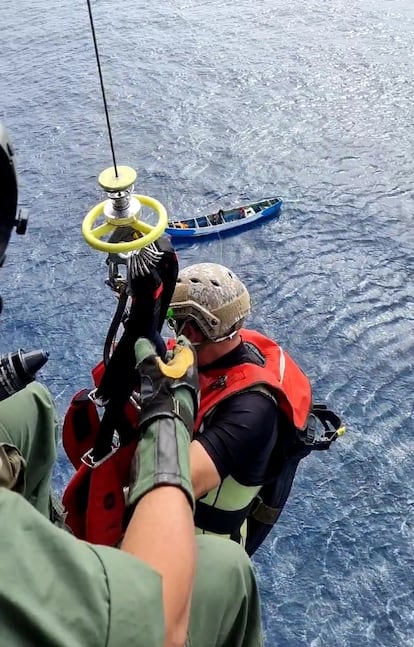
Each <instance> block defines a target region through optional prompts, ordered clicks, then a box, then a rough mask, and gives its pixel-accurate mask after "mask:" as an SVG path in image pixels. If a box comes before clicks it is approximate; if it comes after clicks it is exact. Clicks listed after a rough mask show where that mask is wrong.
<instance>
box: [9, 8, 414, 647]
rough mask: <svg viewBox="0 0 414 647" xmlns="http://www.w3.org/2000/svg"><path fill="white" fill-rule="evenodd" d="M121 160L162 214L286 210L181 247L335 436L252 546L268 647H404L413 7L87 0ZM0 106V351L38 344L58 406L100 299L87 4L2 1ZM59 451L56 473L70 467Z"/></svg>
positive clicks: (95, 346) (76, 380) (410, 494)
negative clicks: (4, 147) (265, 341)
mask: <svg viewBox="0 0 414 647" xmlns="http://www.w3.org/2000/svg"><path fill="white" fill-rule="evenodd" d="M92 6H93V11H94V17H95V27H96V32H97V39H98V46H99V49H100V53H101V62H102V69H103V76H104V82H105V86H106V90H107V98H108V104H109V112H110V117H111V123H112V129H113V136H114V141H115V151H116V157H117V162H118V163H119V164H128V165H130V166H133V167H134V168H135V169H136V170H137V172H138V181H137V184H136V190H137V192H138V193H144V194H147V195H151V196H154V197H156V198H158V199H159V200H161V201H162V202H163V203H164V204H165V206H166V207H167V209H168V211H169V213H170V214H171V215H173V216H178V217H180V216H185V215H190V214H202V213H206V212H209V211H212V210H215V209H218V208H220V207H226V206H227V205H237V204H239V203H240V202H243V201H249V200H250V199H251V200H253V199H260V198H261V197H263V196H269V195H280V196H281V197H282V198H283V200H284V208H283V212H282V216H281V218H280V220H279V221H274V222H268V223H267V224H265V225H264V226H262V227H259V228H256V229H255V230H253V231H250V232H246V233H242V234H239V235H238V236H237V237H233V238H227V239H225V240H216V241H212V242H203V243H197V244H192V245H190V246H187V247H182V248H181V249H180V250H179V257H180V262H181V264H182V265H186V264H189V263H192V262H195V261H198V260H211V261H215V262H223V263H225V264H227V265H229V266H230V267H232V268H233V269H234V270H235V271H236V272H237V273H238V274H239V275H240V277H241V278H242V279H243V280H244V281H245V282H246V284H247V286H248V287H249V289H250V291H251V295H252V300H253V306H254V309H253V313H252V316H251V319H250V321H249V323H250V325H251V326H253V327H256V328H258V329H259V330H262V331H264V332H267V333H268V334H270V335H272V336H274V337H275V338H276V339H277V340H278V341H279V342H280V343H281V344H283V345H284V346H285V347H286V349H288V350H289V351H290V353H291V354H292V355H293V356H294V357H295V358H296V359H297V360H298V361H299V362H300V363H301V364H302V366H303V367H304V369H305V370H306V371H307V372H308V374H309V375H310V377H311V378H312V382H313V385H314V394H315V399H322V400H325V401H327V402H329V404H330V405H331V406H332V407H333V408H335V409H336V410H337V411H338V412H339V413H340V414H341V415H342V416H343V418H344V420H345V421H346V423H347V426H348V433H347V435H346V436H345V437H344V438H343V439H341V440H340V441H338V442H337V443H336V444H335V446H333V447H332V449H331V450H330V451H329V452H325V453H321V454H320V453H317V452H315V453H314V454H313V455H311V456H310V457H308V458H307V459H306V460H305V461H303V462H302V464H301V466H300V469H299V472H298V475H297V478H296V481H295V484H294V487H293V491H292V494H291V497H290V499H289V501H288V504H287V506H286V508H285V510H284V512H283V514H282V517H281V519H280V521H279V522H278V524H277V526H276V527H275V528H274V529H273V531H272V533H271V535H270V536H269V538H268V540H267V541H266V543H265V544H264V545H263V547H262V548H261V549H260V550H259V552H258V553H257V557H255V560H254V561H255V567H256V570H257V574H258V580H259V586H260V591H261V595H262V601H263V617H264V625H265V631H266V647H328V646H329V647H345V646H352V647H412V646H414V578H413V568H414V549H413V545H414V509H413V505H414V485H413V483H414V479H413V476H414V467H413V458H412V456H413V450H414V440H413V422H412V418H413V408H414V407H413V402H414V397H413V391H414V388H413V387H414V379H413V364H414V341H413V330H414V326H413V320H414V287H413V271H414V233H413V211H414V209H413V207H414V199H413V197H414V190H413V177H414V163H413V152H414V104H413V99H412V92H413V86H414V5H413V3H412V1H411V0H377V1H376V2H374V1H373V0H364V1H363V2H362V1H361V0H359V1H358V0H348V1H347V2H345V0H330V2H316V0H297V1H296V2H292V3H286V2H281V1H280V0H258V1H257V2H252V1H251V0H239V2H237V3H233V2H229V1H228V0H220V1H214V0H213V1H210V2H203V1H200V0H198V1H196V0H181V1H179V2H173V1H172V0H165V2H161V3H158V5H157V6H151V4H149V3H142V2H139V1H138V2H132V0H124V1H123V2H122V6H121V5H120V3H118V2H115V1H114V0H99V2H98V1H95V2H93V3H92ZM0 19H1V24H2V33H1V37H0V43H1V55H0V92H1V100H0V117H1V119H3V120H4V122H5V123H6V124H7V126H8V127H9V130H10V131H11V133H12V135H13V140H14V144H15V147H16V149H17V151H18V165H19V169H20V202H21V204H22V205H25V206H28V207H29V209H30V214H31V217H30V222H29V230H28V233H27V235H26V237H25V238H20V237H17V236H15V237H14V239H13V242H12V244H11V245H10V248H9V254H8V262H7V265H6V266H5V267H4V268H3V270H2V273H1V278H2V283H1V293H2V295H3V298H4V301H5V309H4V312H3V314H2V322H1V326H2V328H1V330H2V343H1V348H0V350H1V351H2V352H4V351H6V350H12V349H15V348H17V347H21V346H23V347H24V348H26V349H30V348H36V347H39V346H41V347H44V348H46V349H47V350H49V352H50V354H51V357H50V360H49V362H48V364H47V365H46V367H45V368H44V370H43V371H42V379H43V380H44V381H45V382H46V383H47V384H48V386H49V387H50V389H51V391H52V393H53V395H54V396H55V398H56V401H57V405H58V408H59V412H60V414H61V415H63V414H64V412H65V409H66V407H67V405H68V402H69V400H70V397H71V396H72V394H73V393H74V392H75V391H76V390H77V389H79V388H81V387H84V386H89V385H90V383H91V381H90V368H91V366H93V365H94V364H96V363H97V361H99V359H100V358H101V353H102V346H103V341H104V337H105V334H106V330H107V326H108V324H109V321H110V319H111V316H112V313H113V310H114V307H115V300H114V297H113V296H112V295H111V293H110V291H109V289H108V288H107V287H106V286H105V285H104V280H105V278H106V266H105V256H104V255H103V254H101V253H98V252H95V251H93V250H92V249H90V248H89V247H88V246H87V245H86V243H85V242H84V241H83V239H82V236H81V232H80V225H81V222H82V219H83V217H84V216H85V215H86V213H87V212H88V211H89V209H90V208H91V207H92V206H94V205H95V203H96V202H98V201H100V200H102V199H104V196H103V195H102V193H101V192H100V189H99V187H98V185H97V176H98V174H99V173H100V171H102V170H103V169H104V168H106V167H108V166H110V165H111V164H112V158H111V153H110V148H109V141H108V134H107V130H106V124H105V117H104V111H103V104H102V98H101V95H100V87H99V79H98V75H97V69H96V63H95V58H94V51H93V44H92V39H91V34H90V28H89V22H88V13H87V7H86V2H83V1H82V2H81V1H80V0H77V1H76V2H73V0H61V1H60V2H59V3H50V2H46V1H45V0H37V1H34V0H20V2H19V4H18V9H17V5H16V3H14V2H11V0H3V2H2V3H1V5H0ZM70 473H71V472H70V469H69V467H68V466H67V464H66V462H65V460H64V456H63V453H62V452H61V455H60V460H59V469H58V470H57V471H56V475H55V484H56V487H57V488H59V489H62V487H63V486H64V483H65V482H66V480H67V479H68V477H69V475H70Z"/></svg>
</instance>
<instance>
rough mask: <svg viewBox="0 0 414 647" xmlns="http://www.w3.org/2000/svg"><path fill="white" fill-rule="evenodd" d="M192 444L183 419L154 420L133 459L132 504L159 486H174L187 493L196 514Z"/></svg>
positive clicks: (166, 417)
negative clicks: (192, 477) (192, 480)
mask: <svg viewBox="0 0 414 647" xmlns="http://www.w3.org/2000/svg"><path fill="white" fill-rule="evenodd" d="M189 445H190V437H189V434H188V431H187V429H186V427H185V425H184V424H183V422H182V421H181V420H180V419H179V418H177V417H176V416H174V415H170V416H165V417H160V418H157V419H156V420H154V421H153V422H152V423H151V424H150V425H149V426H148V427H147V429H146V430H145V433H144V436H143V437H142V439H141V440H140V442H139V444H138V448H137V452H136V454H135V456H134V459H133V467H132V472H131V483H130V488H129V497H128V504H129V505H136V504H137V502H138V501H139V500H140V499H141V498H142V497H143V496H144V495H145V494H147V493H148V492H150V491H151V490H153V489H154V488H156V487H160V486H162V485H171V486H175V487H178V488H180V489H181V490H182V491H183V492H184V493H185V494H186V496H187V498H188V501H189V503H190V505H191V507H192V509H193V511H194V493H193V487H192V484H191V472H190V453H189Z"/></svg>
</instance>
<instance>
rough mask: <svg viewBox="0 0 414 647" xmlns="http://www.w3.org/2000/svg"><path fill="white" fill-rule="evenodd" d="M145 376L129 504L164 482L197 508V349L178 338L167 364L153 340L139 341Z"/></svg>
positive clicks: (138, 358) (142, 375)
mask: <svg viewBox="0 0 414 647" xmlns="http://www.w3.org/2000/svg"><path fill="white" fill-rule="evenodd" d="M135 357H136V361H137V365H136V367H137V370H138V372H139V376H140V378H141V413H140V421H139V431H140V432H141V438H140V441H139V443H138V447H137V450H136V452H135V455H134V458H133V460H132V465H131V477H130V488H129V499H128V503H129V505H130V506H131V507H132V506H134V505H135V504H136V503H137V502H138V501H139V500H140V499H141V498H142V497H143V496H145V494H147V493H148V492H150V491H151V490H153V489H154V488H157V487H159V486H161V485H163V486H165V485H168V486H174V487H178V488H180V489H181V490H182V491H183V492H184V493H185V494H186V496H187V498H188V501H189V503H190V505H191V507H192V508H193V509H194V492H193V487H192V484H191V476H190V452H189V447H190V441H191V439H192V435H193V426H194V419H195V416H196V415H197V409H198V394H199V392H198V377H197V369H196V364H195V353H194V351H193V349H192V347H191V345H190V343H189V341H188V340H187V339H186V338H185V337H180V338H179V339H178V340H177V346H176V348H175V349H174V352H173V356H172V358H171V359H170V361H168V362H167V363H166V364H165V363H164V362H163V361H162V360H161V359H160V358H159V357H158V355H157V354H156V352H155V350H154V347H153V345H152V344H151V342H150V341H148V339H145V338H141V339H138V341H137V342H136V344H135Z"/></svg>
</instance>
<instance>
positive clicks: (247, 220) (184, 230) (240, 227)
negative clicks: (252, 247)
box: [165, 198, 283, 241]
mask: <svg viewBox="0 0 414 647" xmlns="http://www.w3.org/2000/svg"><path fill="white" fill-rule="evenodd" d="M266 202H268V203H271V204H268V206H263V208H260V210H259V211H255V212H254V213H249V210H250V211H252V210H254V209H255V208H258V207H259V205H261V204H263V205H264V204H265V203H266ZM282 204H283V202H282V200H281V199H280V198H272V199H271V200H268V201H262V203H254V204H253V205H246V206H243V207H238V208H236V209H232V210H228V211H224V212H222V214H223V215H222V216H221V217H222V220H223V221H222V222H219V223H217V224H211V223H210V220H211V219H212V218H214V217H217V214H212V215H210V216H201V217H198V218H186V219H183V220H180V221H175V222H174V223H170V224H171V225H172V224H173V225H174V226H168V227H167V229H166V230H165V233H166V234H169V235H170V236H171V238H173V239H175V240H183V241H184V240H192V239H195V238H208V237H210V238H212V237H217V236H224V235H230V234H235V233H237V232H239V231H245V230H246V229H251V228H252V227H254V226H256V225H257V224H259V223H260V222H262V221H265V220H270V219H273V218H276V217H277V216H278V215H279V212H280V209H281V207H282ZM242 210H244V211H245V212H247V215H242ZM219 213H220V212H219ZM204 223H205V224H204ZM195 224H197V225H198V226H194V225H195ZM191 225H192V226H191Z"/></svg>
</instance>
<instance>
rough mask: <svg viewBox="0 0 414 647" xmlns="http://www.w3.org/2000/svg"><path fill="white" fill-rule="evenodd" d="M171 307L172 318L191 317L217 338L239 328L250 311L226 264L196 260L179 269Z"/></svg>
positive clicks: (243, 290)
mask: <svg viewBox="0 0 414 647" xmlns="http://www.w3.org/2000/svg"><path fill="white" fill-rule="evenodd" d="M171 307H172V309H173V312H174V318H175V319H177V320H178V321H180V320H181V321H183V320H186V319H192V320H193V321H195V322H196V324H197V325H198V327H199V328H200V330H201V332H202V333H203V334H204V335H205V336H206V337H207V338H208V339H209V340H210V341H216V342H217V341H222V340H223V339H227V338H229V337H231V336H232V333H233V334H234V332H235V331H237V330H238V329H239V328H241V326H242V325H243V321H244V318H245V317H246V316H247V315H248V314H249V312H250V297H249V293H248V291H247V289H246V287H245V285H244V284H243V283H242V282H241V281H240V279H239V278H238V277H237V276H236V275H235V274H234V272H232V271H231V270H229V269H228V268H227V267H224V266H223V265H218V264H217V263H196V264H195V265H190V266H189V267H186V268H184V269H183V270H181V271H180V273H179V275H178V279H177V285H176V286H175V290H174V294H173V297H172V300H171Z"/></svg>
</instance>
